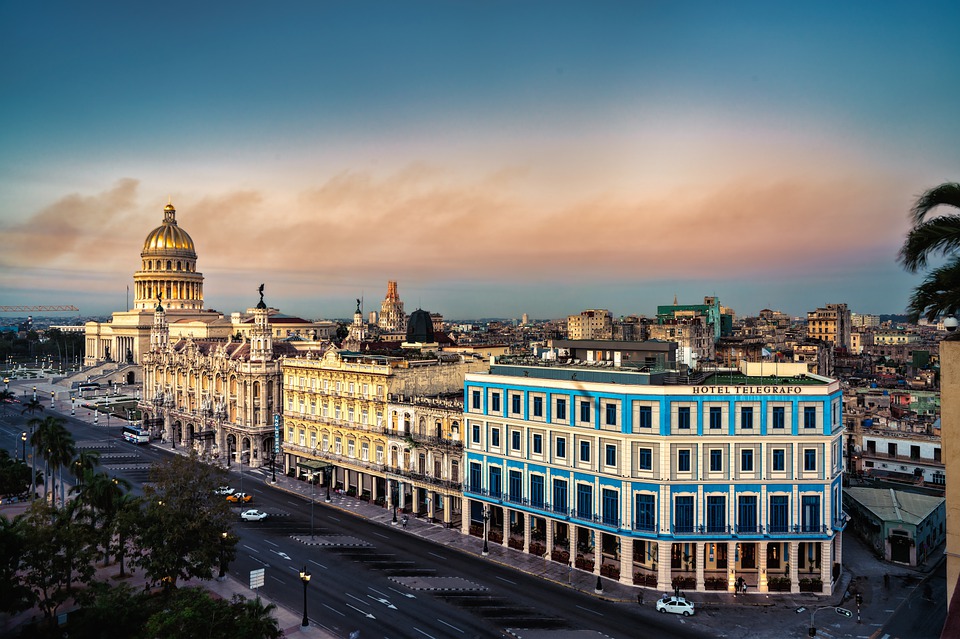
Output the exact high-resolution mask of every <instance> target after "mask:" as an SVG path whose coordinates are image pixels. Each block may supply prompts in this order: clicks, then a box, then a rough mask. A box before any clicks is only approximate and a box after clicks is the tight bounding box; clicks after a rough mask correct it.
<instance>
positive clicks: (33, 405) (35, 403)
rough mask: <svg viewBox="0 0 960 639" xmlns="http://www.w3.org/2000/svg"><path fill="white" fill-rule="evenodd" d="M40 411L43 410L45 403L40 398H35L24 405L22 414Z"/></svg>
mask: <svg viewBox="0 0 960 639" xmlns="http://www.w3.org/2000/svg"><path fill="white" fill-rule="evenodd" d="M38 412H39V413H42V412H43V404H42V403H41V402H40V400H39V399H36V398H33V399H31V400H29V401H28V402H27V403H26V404H24V405H23V410H21V411H20V414H21V415H26V414H27V413H30V414H31V415H33V414H34V413H38Z"/></svg>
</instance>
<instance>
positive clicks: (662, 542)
mask: <svg viewBox="0 0 960 639" xmlns="http://www.w3.org/2000/svg"><path fill="white" fill-rule="evenodd" d="M788 367H789V365H783V364H780V365H779V366H778V367H777V368H776V369H774V368H773V367H772V366H771V365H766V367H764V365H761V364H744V365H743V366H742V369H741V370H731V371H724V372H722V373H719V374H718V373H713V374H700V375H699V376H698V377H695V378H691V379H689V380H685V381H684V383H679V382H680V379H679V378H678V377H677V376H676V374H675V373H673V372H670V371H661V372H657V371H654V372H648V373H643V372H636V371H635V370H629V369H627V368H620V369H616V368H613V369H611V368H606V367H594V366H583V365H577V366H568V365H556V364H553V365H542V364H536V363H531V360H529V358H528V359H526V360H518V361H516V363H510V361H509V360H508V359H507V358H500V359H499V360H498V361H497V362H495V363H494V364H493V365H492V366H491V369H490V371H489V373H488V374H470V375H467V377H466V380H465V407H464V420H465V443H464V460H465V465H466V468H465V471H466V478H465V485H464V523H463V532H464V533H465V534H474V535H481V534H487V535H488V538H489V541H490V542H491V543H503V544H507V545H509V546H511V547H513V548H518V549H523V550H524V551H525V552H529V553H533V554H538V555H544V556H546V557H548V558H550V559H552V560H553V561H558V562H562V563H570V564H572V565H574V566H575V567H577V568H579V569H581V570H587V571H590V572H593V573H595V574H598V575H604V576H606V577H610V578H614V579H618V580H619V581H621V582H623V583H627V584H637V585H642V586H647V587H651V588H653V587H655V588H657V589H658V590H659V591H661V592H663V591H672V590H674V589H675V588H680V589H682V590H684V591H693V590H697V591H702V590H726V591H731V592H733V591H735V584H736V583H737V582H738V580H739V579H740V578H741V577H742V578H743V579H744V581H745V583H746V584H747V585H748V586H749V587H750V588H751V589H754V588H755V589H757V590H759V591H760V592H768V591H775V590H776V591H790V592H799V591H801V590H805V591H812V592H820V593H822V594H824V595H829V594H830V593H831V592H832V589H833V584H834V580H835V579H836V578H837V577H839V574H840V566H841V561H842V557H841V538H842V532H843V529H844V526H845V523H846V519H847V517H846V514H845V513H844V511H843V506H842V502H841V471H842V458H841V454H842V453H841V441H842V436H843V421H842V419H841V414H840V413H841V405H842V402H841V390H840V384H839V382H838V381H835V380H831V379H828V378H825V377H819V376H816V375H811V374H808V373H806V372H805V369H804V368H803V367H799V368H797V367H789V369H788ZM787 370H789V372H788V373H785V372H784V371H787Z"/></svg>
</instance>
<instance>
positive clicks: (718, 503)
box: [707, 495, 727, 533]
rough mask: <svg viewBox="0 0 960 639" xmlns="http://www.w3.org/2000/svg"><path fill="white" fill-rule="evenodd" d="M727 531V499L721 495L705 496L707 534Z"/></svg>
mask: <svg viewBox="0 0 960 639" xmlns="http://www.w3.org/2000/svg"><path fill="white" fill-rule="evenodd" d="M726 531H727V499H726V497H724V496H723V495H707V532H711V533H722V532H726Z"/></svg>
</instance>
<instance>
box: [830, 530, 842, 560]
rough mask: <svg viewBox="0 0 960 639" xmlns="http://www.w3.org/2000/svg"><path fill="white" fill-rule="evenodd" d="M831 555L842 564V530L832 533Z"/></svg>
mask: <svg viewBox="0 0 960 639" xmlns="http://www.w3.org/2000/svg"><path fill="white" fill-rule="evenodd" d="M832 543H833V556H834V557H835V559H834V561H835V562H837V563H838V564H840V565H841V566H843V532H840V531H837V532H835V533H834V534H833V542H832Z"/></svg>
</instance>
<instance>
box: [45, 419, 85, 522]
mask: <svg viewBox="0 0 960 639" xmlns="http://www.w3.org/2000/svg"><path fill="white" fill-rule="evenodd" d="M53 419H56V420H57V424H56V425H55V426H53V427H52V428H51V429H50V430H49V432H48V433H47V442H46V459H47V463H48V464H49V467H50V474H51V475H52V474H53V472H54V471H56V473H57V481H58V483H59V484H60V503H61V504H65V503H66V490H65V488H64V484H63V469H64V468H68V467H69V466H70V464H71V463H72V462H73V458H74V456H75V455H76V454H77V447H76V444H75V442H74V441H73V435H72V434H71V433H70V431H69V430H67V427H66V426H65V423H66V422H64V420H63V419H61V418H59V417H54V418H53Z"/></svg>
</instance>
